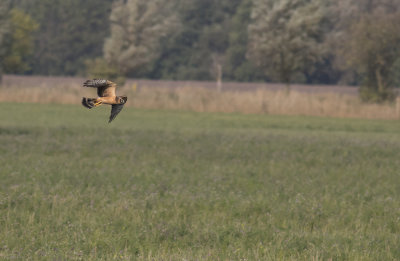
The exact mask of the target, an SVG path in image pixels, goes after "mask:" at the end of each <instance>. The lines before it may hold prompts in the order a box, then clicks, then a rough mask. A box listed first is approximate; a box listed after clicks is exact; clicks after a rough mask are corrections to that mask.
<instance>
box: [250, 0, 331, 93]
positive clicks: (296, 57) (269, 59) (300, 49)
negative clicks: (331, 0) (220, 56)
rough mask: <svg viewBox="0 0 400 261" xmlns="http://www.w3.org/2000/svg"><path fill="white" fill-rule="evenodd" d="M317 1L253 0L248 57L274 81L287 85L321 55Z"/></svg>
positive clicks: (321, 21) (322, 15) (320, 17)
mask: <svg viewBox="0 0 400 261" xmlns="http://www.w3.org/2000/svg"><path fill="white" fill-rule="evenodd" d="M325 18H326V15H325V8H324V5H323V3H322V2H321V1H320V0H280V1H277V0H254V2H253V10H252V23H251V24H250V26H249V34H250V42H249V48H250V49H249V55H250V57H251V59H252V60H253V61H255V62H256V63H257V64H258V65H259V66H260V67H263V68H265V71H266V74H267V75H268V76H269V77H271V78H272V79H273V80H276V81H280V82H284V83H286V84H288V85H289V84H290V83H291V82H292V81H293V79H294V78H295V77H296V76H300V77H304V72H305V71H309V70H312V69H313V66H314V65H315V63H316V62H317V61H318V60H320V59H321V57H322V56H323V54H324V48H323V44H322V43H323V41H324V30H323V29H324V22H325Z"/></svg>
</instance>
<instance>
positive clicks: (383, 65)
mask: <svg viewBox="0 0 400 261" xmlns="http://www.w3.org/2000/svg"><path fill="white" fill-rule="evenodd" d="M350 32H351V34H352V38H351V39H350V41H349V42H348V43H347V48H346V49H345V50H346V51H345V52H344V54H345V56H346V61H347V63H348V65H349V66H350V67H352V68H355V69H356V71H357V72H358V73H359V75H360V76H361V77H362V83H361V89H360V94H361V98H362V99H363V100H366V101H373V102H382V101H386V100H391V99H393V98H394V97H395V95H394V93H393V88H394V83H395V77H396V76H398V75H396V73H397V74H398V72H396V71H394V68H395V66H396V64H398V63H399V62H400V13H397V14H391V15H385V16H382V15H377V14H369V15H365V16H364V17H363V18H362V19H361V20H360V21H359V22H357V23H355V24H354V25H353V26H352V28H351V31H350Z"/></svg>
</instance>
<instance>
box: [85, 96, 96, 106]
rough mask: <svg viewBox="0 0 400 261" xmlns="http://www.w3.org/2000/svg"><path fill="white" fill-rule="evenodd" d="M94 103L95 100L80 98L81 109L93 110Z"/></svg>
mask: <svg viewBox="0 0 400 261" xmlns="http://www.w3.org/2000/svg"><path fill="white" fill-rule="evenodd" d="M95 102H96V99H95V98H86V97H83V98H82V105H83V107H86V108H88V109H91V108H93V107H96V105H95Z"/></svg>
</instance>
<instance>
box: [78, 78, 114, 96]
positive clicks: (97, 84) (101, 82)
mask: <svg viewBox="0 0 400 261" xmlns="http://www.w3.org/2000/svg"><path fill="white" fill-rule="evenodd" d="M83 86H84V87H93V88H97V95H98V96H99V97H114V96H116V95H115V88H116V87H117V84H115V83H113V82H112V81H109V80H105V79H93V80H87V81H86V82H84V83H83Z"/></svg>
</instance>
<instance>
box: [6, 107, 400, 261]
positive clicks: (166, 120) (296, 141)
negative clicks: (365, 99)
mask: <svg viewBox="0 0 400 261" xmlns="http://www.w3.org/2000/svg"><path fill="white" fill-rule="evenodd" d="M108 115H109V108H107V107H104V108H98V109H96V110H91V111H89V110H86V109H84V108H82V107H81V106H78V105H76V106H74V105H39V104H7V103H0V180H1V182H0V259H1V260H329V259H332V260H399V259H400V247H399V246H400V158H399V156H400V123H399V122H397V121H378V120H354V119H328V118H315V117H287V116H267V115H240V114H208V113H192V112H174V111H169V112H166V111H150V110H136V109H134V108H126V109H124V110H123V111H122V112H121V114H120V115H119V116H118V117H117V118H116V119H115V121H114V122H113V123H111V124H108V123H107V120H108Z"/></svg>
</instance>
